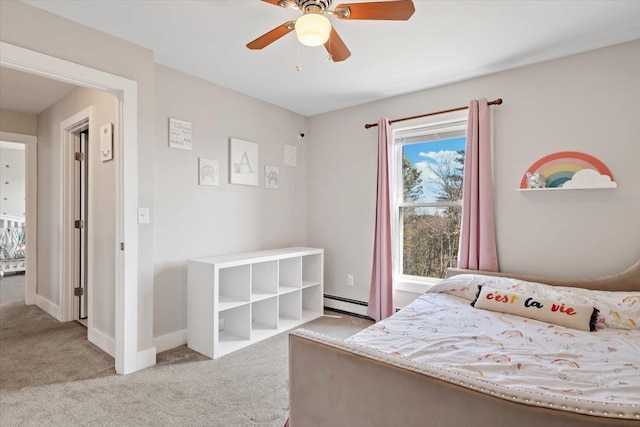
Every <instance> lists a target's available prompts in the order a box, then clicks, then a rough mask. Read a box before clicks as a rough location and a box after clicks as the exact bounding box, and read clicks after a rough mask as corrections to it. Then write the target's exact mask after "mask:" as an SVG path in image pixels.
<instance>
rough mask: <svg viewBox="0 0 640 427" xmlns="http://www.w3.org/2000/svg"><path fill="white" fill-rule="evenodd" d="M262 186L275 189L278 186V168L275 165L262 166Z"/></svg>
mask: <svg viewBox="0 0 640 427" xmlns="http://www.w3.org/2000/svg"><path fill="white" fill-rule="evenodd" d="M264 188H268V189H270V190H277V189H278V188H280V169H279V168H278V167H276V166H265V167H264Z"/></svg>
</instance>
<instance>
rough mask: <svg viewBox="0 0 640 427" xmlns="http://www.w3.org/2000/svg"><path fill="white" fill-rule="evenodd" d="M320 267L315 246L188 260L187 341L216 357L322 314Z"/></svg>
mask: <svg viewBox="0 0 640 427" xmlns="http://www.w3.org/2000/svg"><path fill="white" fill-rule="evenodd" d="M323 272H324V250H323V249H317V248H305V247H295V248H284V249H273V250H268V251H260V252H248V253H240V254H232V255H220V256H212V257H206V258H198V259H192V260H189V264H188V279H187V280H188V292H187V294H188V296H187V300H188V301H187V304H188V313H187V329H188V338H187V345H188V346H189V348H191V349H192V350H195V351H197V352H199V353H202V354H204V355H206V356H209V357H211V358H212V359H215V358H218V357H220V356H223V355H225V354H228V353H231V352H233V351H236V350H239V349H241V348H243V347H246V346H248V345H251V344H253V343H256V342H258V341H261V340H263V339H266V338H269V337H272V336H274V335H276V334H278V333H280V332H283V331H286V330H288V329H292V328H295V327H298V326H300V325H302V324H303V323H306V322H309V321H311V320H313V319H316V318H318V317H320V316H322V314H323V309H324V308H323V296H324V274H323Z"/></svg>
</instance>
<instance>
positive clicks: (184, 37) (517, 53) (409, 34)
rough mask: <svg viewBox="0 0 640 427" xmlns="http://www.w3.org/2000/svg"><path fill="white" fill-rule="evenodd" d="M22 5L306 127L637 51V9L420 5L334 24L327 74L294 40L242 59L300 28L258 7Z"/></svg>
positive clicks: (284, 15) (629, 4)
mask: <svg viewBox="0 0 640 427" xmlns="http://www.w3.org/2000/svg"><path fill="white" fill-rule="evenodd" d="M24 1H25V2H26V3H29V4H32V5H35V6H37V7H40V8H42V9H45V10H47V11H49V12H52V13H55V14H58V15H60V16H64V17H66V18H69V19H72V20H74V21H77V22H80V23H83V24H85V25H88V26H90V27H93V28H96V29H98V30H101V31H103V32H106V33H109V34H112V35H114V36H116V37H119V38H122V39H125V40H128V41H130V42H132V43H135V44H138V45H140V46H144V47H146V48H149V49H151V50H153V51H154V53H155V61H156V62H158V63H160V64H162V65H165V66H168V67H171V68H174V69H177V70H180V71H183V72H185V73H188V74H191V75H194V76H197V77H200V78H202V79H205V80H208V81H211V82H214V83H217V84H219V85H222V86H225V87H227V88H230V89H233V90H235V91H238V92H241V93H244V94H247V95H251V96H253V97H256V98H259V99H262V100H264V101H267V102H270V103H272V104H275V105H278V106H281V107H283V108H286V109H289V110H292V111H295V112H298V113H300V114H303V115H305V116H311V115H315V114H319V113H323V112H327V111H332V110H336V109H340V108H344V107H348V106H353V105H359V104H363V103H367V102H371V101H374V100H378V99H383V98H387V97H391V96H394V95H399V94H403V93H409V92H414V91H416V90H421V89H426V88H430V87H435V86H439V85H443V84H446V83H452V82H455V81H460V80H464V79H467V78H470V77H475V76H479V75H484V74H489V73H493V72H497V71H502V70H506V69H510V68H515V67H519V66H523V65H527V64H532V63H536V62H540V61H545V60H549V59H553V58H558V57H562V56H566V55H571V54H574V53H579V52H583V51H587V50H592V49H596V48H599V47H604V46H609V45H612V44H617V43H622V42H625V41H630V40H635V39H640V1H635V0H632V1H574V0H571V1H513V0H512V1H451V0H449V1H423V0H417V1H415V2H414V3H415V9H416V12H415V14H414V15H413V17H412V18H411V19H410V20H409V21H406V22H405V21H400V22H398V21H345V20H337V19H336V18H334V17H331V18H330V19H331V21H332V23H333V25H334V27H335V28H336V30H337V31H338V33H339V34H340V35H341V37H342V39H343V40H344V41H345V43H346V44H347V46H348V47H349V49H350V50H351V52H352V56H351V57H350V58H349V59H347V60H346V61H344V62H341V63H334V62H332V61H330V60H328V59H327V55H326V51H325V50H324V48H323V47H317V48H309V47H304V46H301V45H300V44H299V43H298V42H297V39H296V37H295V34H293V33H291V34H288V35H287V36H285V37H283V38H282V39H280V40H278V41H276V42H274V43H273V44H272V45H270V46H267V47H266V48H265V49H263V50H260V51H251V50H249V49H247V48H246V47H245V45H246V44H247V43H248V42H250V41H251V40H253V39H255V38H256V37H258V36H260V35H262V34H263V33H265V32H267V31H269V30H271V29H273V28H275V27H277V26H279V25H280V24H282V23H284V22H285V21H288V20H291V19H295V18H296V17H297V16H299V12H298V11H295V10H289V9H284V8H281V7H278V6H274V5H271V4H268V3H266V2H262V1H259V0H213V1H212V0H209V1H177V0H159V1H156V0H129V1H113V0H111V1H105V0H84V1H76V0H24ZM346 1H348V2H350V3H360V2H362V0H346ZM340 3H342V1H339V0H337V1H335V2H334V5H333V7H335V5H337V4H340ZM333 7H332V8H333ZM298 64H299V65H301V66H302V71H296V65H298ZM3 97H4V95H3Z"/></svg>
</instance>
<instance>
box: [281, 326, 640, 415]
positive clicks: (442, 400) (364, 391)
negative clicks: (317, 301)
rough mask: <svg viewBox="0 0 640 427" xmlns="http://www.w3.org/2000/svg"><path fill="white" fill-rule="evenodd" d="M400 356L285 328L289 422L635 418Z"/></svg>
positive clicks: (304, 331)
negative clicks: (472, 381)
mask: <svg viewBox="0 0 640 427" xmlns="http://www.w3.org/2000/svg"><path fill="white" fill-rule="evenodd" d="M404 364H405V362H404V361H403V360H402V359H399V358H393V357H389V356H386V355H383V354H381V353H378V352H375V351H372V350H369V349H366V348H363V347H359V346H356V345H353V344H348V343H345V342H344V341H342V340H339V339H335V338H331V337H326V336H324V335H321V334H316V333H313V332H310V331H306V330H297V331H294V332H292V333H291V334H290V335H289V379H290V391H289V396H290V397H289V400H290V418H289V421H290V426H291V427H317V426H332V427H340V426H345V427H346V426H349V427H376V426H380V427H388V426H403V427H412V426H420V427H424V426H437V427H450V426H451V427H458V426H470V427H511V426H519V427H538V426H544V427H596V426H598V427H600V426H635V427H638V426H639V423H638V422H637V421H633V420H621V419H609V418H601V417H592V416H588V415H582V414H574V413H571V412H566V411H557V410H553V409H547V408H542V407H537V406H531V405H526V404H521V403H517V402H511V401H508V400H504V399H501V398H496V397H492V396H490V395H486V394H484V393H481V392H478V391H474V390H470V389H468V388H465V387H462V386H457V385H455V384H451V383H449V382H445V381H443V380H439V379H436V378H433V377H431V376H429V375H426V374H424V373H420V372H417V371H415V370H413V369H412V368H411V366H408V367H407V366H403V365H404Z"/></svg>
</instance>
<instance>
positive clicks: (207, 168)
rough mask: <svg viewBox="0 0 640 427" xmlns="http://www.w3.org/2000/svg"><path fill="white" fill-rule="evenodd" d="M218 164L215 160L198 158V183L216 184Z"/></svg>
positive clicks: (218, 170)
mask: <svg viewBox="0 0 640 427" xmlns="http://www.w3.org/2000/svg"><path fill="white" fill-rule="evenodd" d="M219 176H220V164H219V162H218V161H217V160H212V159H203V158H198V184H199V185H218V184H219V182H220V180H219Z"/></svg>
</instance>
